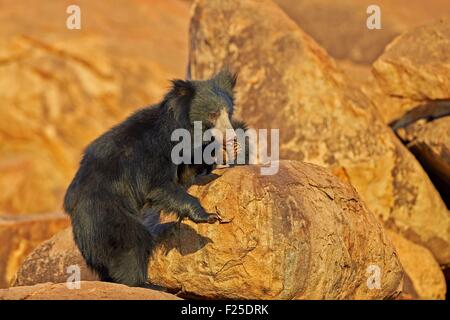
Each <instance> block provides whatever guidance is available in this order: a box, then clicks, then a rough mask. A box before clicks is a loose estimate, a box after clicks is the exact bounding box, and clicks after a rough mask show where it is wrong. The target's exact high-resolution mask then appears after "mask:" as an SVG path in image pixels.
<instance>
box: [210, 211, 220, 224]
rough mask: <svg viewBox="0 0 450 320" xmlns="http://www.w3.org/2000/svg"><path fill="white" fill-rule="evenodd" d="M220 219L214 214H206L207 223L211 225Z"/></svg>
mask: <svg viewBox="0 0 450 320" xmlns="http://www.w3.org/2000/svg"><path fill="white" fill-rule="evenodd" d="M220 220H221V218H220V216H219V215H218V214H216V213H209V214H208V223H210V224H213V223H216V222H217V221H220Z"/></svg>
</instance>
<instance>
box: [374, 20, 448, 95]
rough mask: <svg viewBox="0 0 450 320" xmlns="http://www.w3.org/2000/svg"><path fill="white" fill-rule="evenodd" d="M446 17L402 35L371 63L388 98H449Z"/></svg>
mask: <svg viewBox="0 0 450 320" xmlns="http://www.w3.org/2000/svg"><path fill="white" fill-rule="evenodd" d="M449 51H450V13H449V16H448V17H446V18H442V19H439V20H438V21H437V22H435V23H432V24H428V25H425V26H422V27H418V28H416V29H414V30H411V31H409V32H406V33H405V34H402V35H401V36H399V37H398V38H396V39H395V40H394V41H393V42H392V43H390V44H389V46H388V47H387V48H386V50H385V52H384V53H383V55H382V56H381V57H380V58H379V59H378V60H377V61H376V62H375V63H374V65H373V72H374V75H375V76H376V78H377V80H378V82H379V84H380V86H381V87H382V89H383V91H384V92H386V93H387V94H388V95H390V96H396V97H402V98H411V99H413V100H436V99H446V98H450V54H449Z"/></svg>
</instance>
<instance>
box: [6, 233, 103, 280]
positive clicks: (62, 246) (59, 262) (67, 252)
mask: <svg viewBox="0 0 450 320" xmlns="http://www.w3.org/2000/svg"><path fill="white" fill-rule="evenodd" d="M70 266H78V267H79V268H80V269H79V270H80V276H81V280H83V281H94V280H99V279H98V277H97V276H96V275H95V274H94V273H93V272H91V271H90V270H89V268H88V267H87V266H86V263H85V262H84V259H83V257H82V256H81V253H80V251H79V250H78V248H77V246H76V244H75V242H74V241H73V235H72V229H71V228H69V229H66V230H64V231H62V232H60V233H58V234H57V235H55V236H54V237H53V238H51V239H49V240H47V241H45V242H44V243H42V244H41V245H40V246H39V247H37V248H36V249H35V250H34V251H33V252H32V253H31V254H30V255H29V256H28V257H27V259H25V261H24V262H23V263H22V265H21V266H20V269H19V270H18V272H17V274H16V276H15V279H14V283H13V285H14V286H32V285H35V284H38V283H45V282H52V283H63V282H66V281H67V280H68V278H69V277H70V276H71V275H72V274H73V273H72V272H71V271H70V269H67V268H68V267H70Z"/></svg>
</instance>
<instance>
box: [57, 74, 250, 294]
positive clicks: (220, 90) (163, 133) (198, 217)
mask: <svg viewBox="0 0 450 320" xmlns="http://www.w3.org/2000/svg"><path fill="white" fill-rule="evenodd" d="M235 84H236V76H235V75H233V74H231V73H230V72H229V71H227V70H224V71H221V72H219V73H218V74H217V75H216V76H215V77H213V78H212V79H209V80H206V81H183V80H174V81H172V88H171V89H170V91H169V92H168V93H167V94H166V95H165V97H164V99H163V100H162V102H160V103H159V104H157V105H154V106H151V107H147V108H144V109H142V110H139V111H137V112H136V113H134V114H133V115H131V116H130V117H129V118H127V119H126V120H125V121H124V122H122V123H120V124H118V125H117V126H115V127H113V128H112V129H110V130H109V131H107V132H106V133H104V134H103V135H101V136H100V137H98V138H97V139H96V140H94V141H93V142H92V143H91V144H90V145H89V146H88V147H87V148H86V150H85V152H84V156H83V158H82V160H81V162H80V167H79V169H78V172H77V173H76V175H75V177H74V179H73V181H72V182H71V184H70V185H69V187H68V189H67V192H66V194H65V198H64V210H65V211H66V212H67V213H68V214H69V215H70V217H71V221H72V228H73V235H74V240H75V242H76V244H77V246H78V248H79V249H80V251H81V253H82V255H83V257H84V259H85V260H86V263H87V265H88V266H89V267H90V268H91V269H92V270H94V271H95V272H96V273H97V274H98V275H99V276H100V278H101V280H102V281H109V282H117V283H122V284H125V285H129V286H145V284H146V281H147V264H148V258H149V256H150V254H151V252H152V249H153V247H154V245H155V239H154V238H153V237H152V235H151V234H150V232H149V231H148V229H147V228H146V227H145V224H144V218H145V217H144V216H143V211H144V210H143V208H144V207H146V208H151V209H152V211H153V212H158V213H159V212H161V211H165V212H174V213H176V214H177V215H178V217H179V218H180V219H183V218H189V219H190V220H192V221H194V222H196V223H214V222H216V221H218V220H219V221H220V216H219V215H217V214H216V213H208V212H206V211H205V209H204V208H203V207H202V206H201V205H200V202H199V200H198V199H197V198H195V197H193V196H191V195H189V194H188V193H187V192H186V185H187V184H188V183H189V182H190V181H192V178H194V177H195V176H196V175H198V174H201V173H204V172H206V173H209V172H210V171H211V170H212V169H213V165H211V164H205V163H200V164H192V163H182V164H179V165H176V164H174V162H173V161H172V158H171V151H172V148H173V146H174V144H175V142H173V141H172V140H171V134H172V132H173V131H174V130H175V129H180V128H183V129H187V130H189V132H192V131H193V127H194V126H193V124H194V122H195V121H201V123H202V130H207V129H211V128H215V129H217V130H219V131H220V132H221V133H222V134H223V135H224V136H225V131H226V130H227V133H229V132H230V129H233V123H234V124H235V126H238V127H240V128H243V129H245V124H244V123H243V122H235V121H234V120H232V115H233V108H234V105H233V90H234V86H235ZM231 131H232V132H234V131H233V130H231ZM227 138H228V136H227Z"/></svg>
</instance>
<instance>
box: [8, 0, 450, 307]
mask: <svg viewBox="0 0 450 320" xmlns="http://www.w3.org/2000/svg"><path fill="white" fill-rule="evenodd" d="M193 3H194V1H183V0H164V1H163V0H131V1H126V0H117V1H113V2H110V1H108V2H106V1H97V0H95V1H92V0H91V1H87V0H77V1H56V2H53V1H44V0H36V1H33V2H29V1H13V0H0V101H1V105H0V190H1V192H0V241H1V242H0V243H1V246H2V247H0V287H8V286H9V285H10V283H11V281H12V280H13V278H14V274H15V272H16V271H17V270H18V269H19V266H20V264H21V263H22V261H24V259H25V258H26V256H27V255H28V254H29V253H30V252H31V251H32V250H33V249H34V248H35V247H36V246H37V245H38V244H40V243H41V242H42V241H44V240H47V239H49V238H50V237H51V236H52V235H53V234H55V233H57V232H58V231H59V230H61V229H64V228H66V227H67V226H68V225H69V221H68V219H67V217H66V216H65V215H64V214H63V213H62V197H63V195H64V192H65V188H66V187H67V185H68V183H69V182H70V180H71V178H72V177H73V174H74V173H75V171H76V169H77V166H78V162H79V160H80V156H81V154H82V151H83V148H84V147H85V146H86V145H87V144H88V143H89V142H90V141H91V140H92V139H94V138H95V137H96V136H98V135H99V134H101V133H102V132H104V131H105V130H106V129H107V128H109V127H111V126H112V125H114V124H115V123H117V122H119V121H120V120H122V119H124V118H125V117H126V116H127V115H128V114H129V113H130V112H132V111H133V110H136V109H138V108H140V107H144V106H147V105H150V104H153V103H156V102H158V101H159V99H160V98H161V96H162V95H163V94H164V92H165V91H166V90H167V88H168V86H169V81H168V80H169V79H172V78H184V77H185V75H186V72H187V70H188V68H189V69H190V72H191V74H192V75H193V76H194V77H198V78H202V77H207V76H209V75H210V74H211V73H213V72H214V71H217V69H219V68H220V67H222V66H223V65H225V64H227V65H230V66H232V67H234V68H236V69H237V70H238V71H240V73H241V74H240V78H239V81H238V99H237V103H238V107H240V111H239V112H240V114H241V115H242V116H243V117H244V119H245V120H247V121H248V122H249V123H250V124H251V125H252V126H255V127H263V128H267V127H270V126H272V127H279V128H280V129H281V136H282V137H283V129H284V130H285V132H286V133H287V136H285V139H284V140H283V138H282V141H281V143H282V146H281V151H282V156H283V158H289V159H293V160H301V161H307V162H313V163H316V164H319V165H321V166H326V167H329V169H331V171H332V172H334V173H335V175H337V176H338V177H340V178H341V179H342V180H343V181H346V182H349V183H351V184H352V185H353V186H354V187H355V188H356V190H357V191H358V193H359V194H360V195H361V198H362V199H363V200H364V201H365V203H366V204H367V206H368V208H369V209H370V210H371V211H372V212H373V213H374V214H375V215H376V216H377V217H378V218H379V219H380V221H382V222H383V223H384V226H385V227H386V229H387V230H389V231H388V232H387V236H388V237H389V238H390V239H391V241H392V243H393V244H394V246H395V247H396V249H397V253H398V255H399V259H400V261H401V263H402V265H403V268H404V271H405V272H406V274H407V276H406V278H405V280H404V282H405V286H404V292H406V295H405V296H407V297H410V298H432V299H436V298H439V299H442V298H444V297H445V294H446V286H445V280H444V273H443V271H444V272H445V274H447V277H448V274H449V272H448V269H446V268H448V267H449V266H450V249H449V248H450V247H449V244H450V239H449V237H450V236H449V230H450V229H449V214H448V207H446V203H447V205H448V204H449V199H448V197H449V193H450V191H449V190H450V187H449V186H450V178H449V177H450V142H449V137H450V129H449V127H450V125H449V124H450V122H449V119H450V117H442V118H439V119H438V120H434V121H431V122H429V121H427V119H428V120H429V119H430V117H429V115H430V113H433V110H436V109H437V108H441V106H442V105H443V108H444V109H445V108H446V106H447V104H446V103H448V101H449V100H450V72H448V71H449V68H450V67H449V66H450V21H449V18H445V17H449V16H450V2H449V1H446V0H429V1H422V0H412V1H406V0H380V1H369V0H367V1H366V0H339V1H322V0H275V1H274V2H271V1H265V0H264V1H256V0H245V1H241V2H239V1H233V0H225V1H216V0H211V1H209V2H208V1H206V2H205V1H198V3H197V6H196V8H195V9H193V8H192V7H191V6H192V5H193ZM71 4H77V5H79V6H80V8H81V21H82V24H81V30H68V29H67V28H66V27H65V24H66V19H67V17H68V14H67V13H66V8H67V6H68V5H71ZM371 4H377V5H379V6H380V8H381V22H382V29H381V30H368V29H367V27H366V19H367V17H368V14H367V13H366V9H367V6H368V5H371ZM252 12H253V13H254V14H253V13H252ZM191 16H192V24H191V26H190V20H191ZM257 17H258V18H257ZM440 18H442V19H440ZM277 27H278V28H277ZM436 101H438V102H439V106H438V107H436V106H435V105H434V104H433V105H431V106H428V105H429V103H430V102H433V103H434V102H436ZM424 105H426V106H428V107H426V108H425V109H426V110H427V111H426V114H425V117H424V116H421V117H419V118H417V117H416V118H417V119H416V118H415V117H414V116H413V117H412V118H414V119H416V120H414V121H412V123H407V125H406V126H402V127H399V128H396V130H393V129H391V128H390V127H389V125H390V124H392V123H393V122H395V121H398V120H401V119H402V118H404V117H405V116H409V117H411V112H412V114H413V115H414V112H416V113H417V107H418V106H424ZM244 108H246V109H244ZM448 108H450V107H448ZM242 109H244V110H243V111H242ZM408 112H409V113H408ZM424 119H425V120H424ZM408 150H410V151H411V152H410V151H408ZM447 281H448V278H447ZM0 296H1V295H0Z"/></svg>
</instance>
